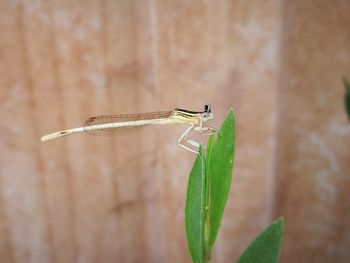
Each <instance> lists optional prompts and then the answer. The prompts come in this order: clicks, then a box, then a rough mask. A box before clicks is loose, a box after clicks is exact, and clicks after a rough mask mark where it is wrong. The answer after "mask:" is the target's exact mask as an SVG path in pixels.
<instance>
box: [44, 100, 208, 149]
mask: <svg viewBox="0 0 350 263" xmlns="http://www.w3.org/2000/svg"><path fill="white" fill-rule="evenodd" d="M213 118H214V115H213V113H212V112H211V106H210V105H205V106H204V110H203V111H189V110H184V109H179V108H176V109H174V110H170V111H159V112H147V113H139V114H120V115H102V116H95V117H91V118H89V119H87V120H86V122H85V123H84V125H83V126H82V127H78V128H72V129H67V130H63V131H58V132H54V133H50V134H48V135H45V136H43V137H42V138H41V141H43V142H45V141H50V140H53V139H57V138H59V137H63V136H67V135H70V134H75V133H80V132H86V133H89V134H94V135H102V136H103V135H104V136H108V135H124V134H128V133H131V132H134V131H138V130H139V129H141V128H143V127H146V126H150V125H168V124H188V125H189V127H188V128H187V129H186V130H185V132H184V133H183V134H182V135H181V136H180V138H179V139H178V140H177V142H178V144H179V145H180V146H181V147H183V148H185V149H186V150H189V151H191V152H194V153H197V152H198V151H197V149H198V147H199V143H198V142H196V141H193V140H190V139H188V135H189V134H190V133H191V131H196V132H199V133H211V132H212V131H215V128H213V127H209V126H207V127H206V126H203V124H204V123H205V122H207V121H209V120H212V119H213ZM186 143H188V144H189V145H191V146H193V147H195V148H196V149H192V148H191V147H190V146H189V145H186Z"/></svg>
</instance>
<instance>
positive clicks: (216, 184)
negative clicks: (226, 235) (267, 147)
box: [208, 110, 236, 247]
mask: <svg viewBox="0 0 350 263" xmlns="http://www.w3.org/2000/svg"><path fill="white" fill-rule="evenodd" d="M235 126H236V125H235V118H234V113H233V110H230V111H229V112H228V114H227V116H226V118H225V120H224V122H223V124H222V125H221V127H220V130H219V133H218V135H217V139H216V141H215V144H214V145H213V149H212V151H211V155H210V156H209V157H210V159H209V161H208V164H209V165H208V166H209V174H210V176H209V178H210V191H209V192H210V201H209V203H210V208H209V213H210V215H209V217H210V235H209V243H208V245H209V247H212V246H213V245H214V243H215V240H216V236H217V233H218V231H219V228H220V225H221V220H222V216H223V214H224V209H225V205H226V202H227V198H228V194H229V191H230V186H231V179H232V167H233V159H234V148H235V137H236V130H235V128H236V127H235Z"/></svg>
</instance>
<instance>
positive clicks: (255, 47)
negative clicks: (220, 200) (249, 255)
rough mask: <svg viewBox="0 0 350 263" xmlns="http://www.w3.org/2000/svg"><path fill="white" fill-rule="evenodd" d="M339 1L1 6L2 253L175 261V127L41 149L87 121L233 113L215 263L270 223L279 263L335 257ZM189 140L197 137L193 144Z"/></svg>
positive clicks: (340, 188)
mask: <svg viewBox="0 0 350 263" xmlns="http://www.w3.org/2000/svg"><path fill="white" fill-rule="evenodd" d="M349 10H350V2H349V1H346V0H344V1H332V2H330V1H325V0H323V1H321V0H319V1H301V0H298V1H287V0H285V1H277V0H275V1H272V0H269V1H258V0H255V1H245V0H233V1H228V0H221V1H199V0H198V1H197V0H196V1H155V0H154V1H152V0H149V1H136V0H135V1H127V0H125V1H122V0H119V1H115V0H110V1H108V0H100V1H92V0H91V1H68V0H66V1H39V0H37V1H5V0H0V137H1V139H0V150H1V153H0V259H1V260H0V261H1V262H190V257H189V255H188V252H187V247H186V240H185V229H184V223H183V221H184V218H183V216H184V212H183V211H184V203H185V193H186V186H187V176H188V173H189V171H190V168H191V164H192V162H193V159H194V155H193V154H191V153H189V152H186V151H184V150H182V149H181V148H180V147H178V146H177V144H176V140H177V138H178V137H179V136H180V134H181V132H182V131H183V130H184V128H185V127H162V128H158V127H157V128H156V127H154V128H150V129H145V130H144V131H141V132H140V133H137V134H130V135H127V136H123V137H117V138H100V137H95V136H88V135H85V134H82V135H76V136H72V137H70V138H69V137H67V138H63V139H61V140H57V141H53V142H50V143H46V144H43V143H40V142H39V138H40V136H41V135H43V134H45V133H48V132H52V131H56V130H59V129H62V128H69V127H74V126H79V125H80V124H81V123H83V122H84V120H85V119H86V118H88V117H90V116H92V115H99V114H109V113H127V112H143V111H154V110H167V109H172V108H175V107H182V108H189V109H193V110H201V109H202V107H203V105H204V104H205V103H211V104H212V105H213V108H214V112H215V117H216V118H215V120H214V121H213V124H214V125H217V126H218V125H219V124H220V123H221V122H222V120H223V118H224V116H225V114H226V112H227V111H228V109H229V108H230V107H233V108H234V109H235V112H236V117H237V123H238V131H237V132H238V137H237V149H236V160H235V169H234V179H233V184H232V189H231V190H232V191H231V194H230V199H229V202H228V205H227V209H226V212H225V216H224V220H223V225H222V228H221V230H220V232H219V237H218V240H217V243H216V246H215V251H214V253H213V262H234V261H235V259H236V258H237V257H238V255H239V254H240V253H241V251H242V250H243V249H244V247H245V246H246V245H247V244H248V243H249V242H250V241H251V240H252V239H253V238H254V237H255V236H256V235H257V234H258V233H259V232H260V231H261V230H262V229H263V228H264V227H265V226H266V225H268V224H269V223H270V222H272V220H273V219H275V218H276V217H279V216H284V217H285V220H286V233H285V244H284V248H283V254H282V258H281V262H348V261H349V260H350V250H349V249H348V248H349V247H350V231H349V223H350V222H349V220H350V219H349V212H348V211H349V207H350V203H349V202H350V201H349V200H350V196H349V194H348V193H349V192H350V191H349V190H348V189H349V187H350V174H349V171H350V161H349V160H350V147H349V139H350V124H349V123H348V122H347V120H346V116H345V113H344V110H343V105H342V94H343V88H342V86H341V78H342V77H343V76H349V78H350V30H349V26H348V25H349V24H350V12H349ZM198 139H199V140H202V141H205V139H203V138H198Z"/></svg>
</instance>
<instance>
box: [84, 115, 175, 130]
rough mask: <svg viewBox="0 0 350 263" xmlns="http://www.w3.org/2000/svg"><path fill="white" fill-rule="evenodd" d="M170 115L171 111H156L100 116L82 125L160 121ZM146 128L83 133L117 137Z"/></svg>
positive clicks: (133, 127) (134, 127)
mask: <svg viewBox="0 0 350 263" xmlns="http://www.w3.org/2000/svg"><path fill="white" fill-rule="evenodd" d="M171 113H172V111H157V112H148V113H138V114H120V115H101V116H95V117H91V118H89V119H87V120H86V121H85V123H84V127H87V126H93V125H100V124H107V123H117V122H130V121H137V120H153V119H162V118H168V117H169V116H170V115H171ZM146 126H148V124H143V125H137V126H134V125H132V126H122V127H114V128H105V129H96V130H89V131H85V132H86V133H88V134H92V135H99V136H118V135H124V134H130V133H133V132H136V131H139V130H140V129H142V128H143V127H146Z"/></svg>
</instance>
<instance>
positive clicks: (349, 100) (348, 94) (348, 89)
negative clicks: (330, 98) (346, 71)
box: [343, 79, 350, 121]
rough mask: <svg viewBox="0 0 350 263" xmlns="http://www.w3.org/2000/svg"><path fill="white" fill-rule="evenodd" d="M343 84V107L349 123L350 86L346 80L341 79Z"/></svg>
mask: <svg viewBox="0 0 350 263" xmlns="http://www.w3.org/2000/svg"><path fill="white" fill-rule="evenodd" d="M343 84H344V88H345V95H344V105H345V111H346V113H347V115H348V119H349V121H350V84H349V81H348V80H347V79H343Z"/></svg>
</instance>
